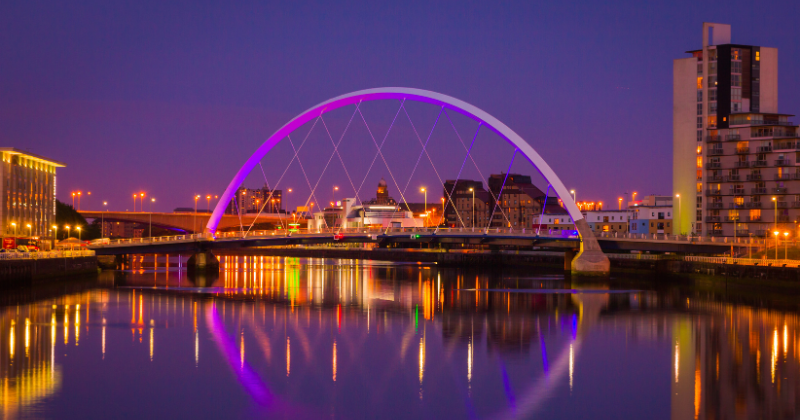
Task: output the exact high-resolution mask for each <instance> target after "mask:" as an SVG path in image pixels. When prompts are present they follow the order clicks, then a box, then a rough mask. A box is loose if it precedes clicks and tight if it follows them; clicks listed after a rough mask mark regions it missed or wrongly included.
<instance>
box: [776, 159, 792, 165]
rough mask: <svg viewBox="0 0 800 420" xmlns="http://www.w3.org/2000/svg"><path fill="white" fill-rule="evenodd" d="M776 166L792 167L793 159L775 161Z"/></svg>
mask: <svg viewBox="0 0 800 420" xmlns="http://www.w3.org/2000/svg"><path fill="white" fill-rule="evenodd" d="M775 166H792V160H791V159H775Z"/></svg>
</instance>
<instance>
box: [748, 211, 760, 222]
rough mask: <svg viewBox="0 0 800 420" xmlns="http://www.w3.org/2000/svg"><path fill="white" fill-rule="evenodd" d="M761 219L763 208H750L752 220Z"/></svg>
mask: <svg viewBox="0 0 800 420" xmlns="http://www.w3.org/2000/svg"><path fill="white" fill-rule="evenodd" d="M759 219H761V209H750V220H759Z"/></svg>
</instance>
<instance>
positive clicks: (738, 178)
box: [724, 175, 742, 182]
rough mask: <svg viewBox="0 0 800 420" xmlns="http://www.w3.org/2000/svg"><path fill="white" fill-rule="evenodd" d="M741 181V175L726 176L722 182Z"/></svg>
mask: <svg viewBox="0 0 800 420" xmlns="http://www.w3.org/2000/svg"><path fill="white" fill-rule="evenodd" d="M741 180H742V176H741V175H728V176H726V177H725V181H724V182H739V181H741Z"/></svg>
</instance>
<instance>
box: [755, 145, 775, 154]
mask: <svg viewBox="0 0 800 420" xmlns="http://www.w3.org/2000/svg"><path fill="white" fill-rule="evenodd" d="M756 150H757V152H756V153H769V152H771V151H772V146H758V149H756Z"/></svg>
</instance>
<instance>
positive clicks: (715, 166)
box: [706, 162, 722, 169]
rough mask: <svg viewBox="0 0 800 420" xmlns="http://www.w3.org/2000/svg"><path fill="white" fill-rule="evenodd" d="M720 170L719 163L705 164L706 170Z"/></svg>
mask: <svg viewBox="0 0 800 420" xmlns="http://www.w3.org/2000/svg"><path fill="white" fill-rule="evenodd" d="M720 168H722V163H721V162H708V163H706V169H720Z"/></svg>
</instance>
